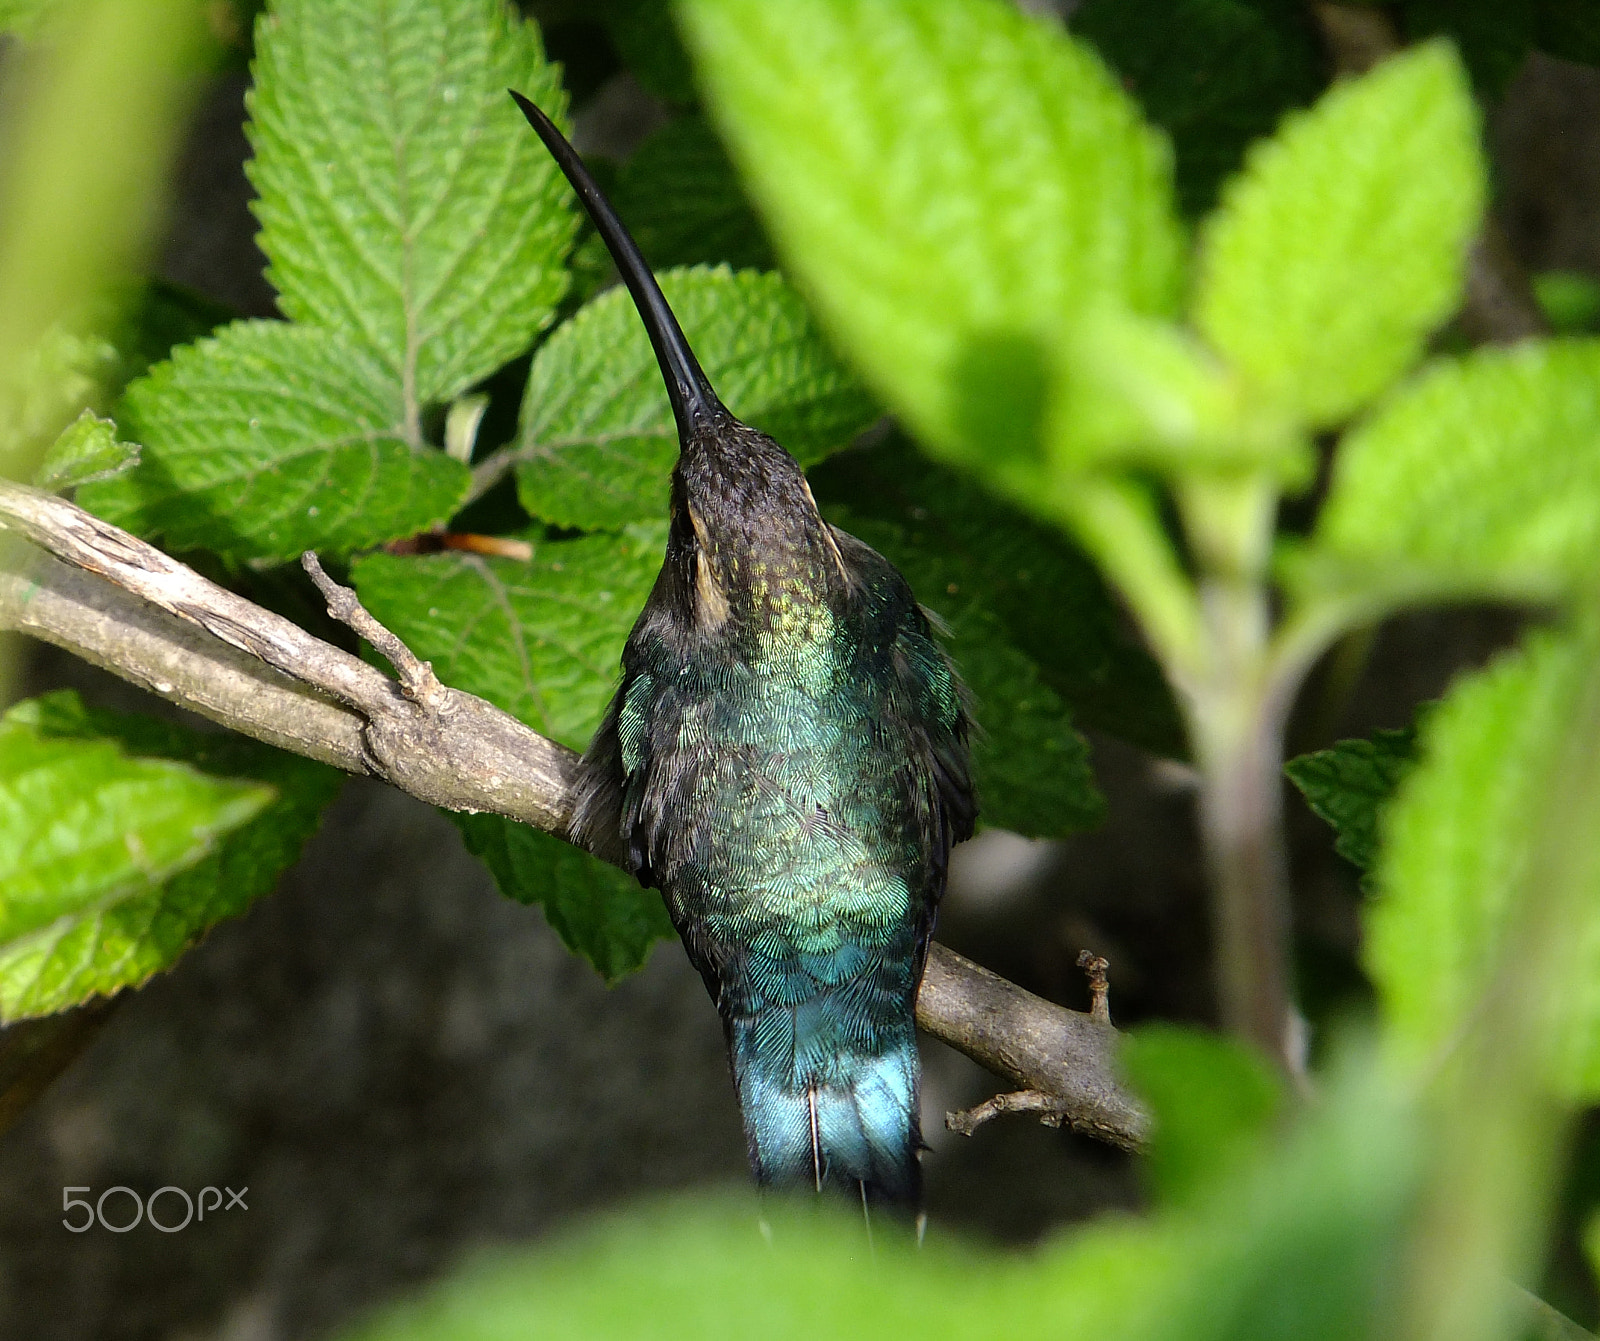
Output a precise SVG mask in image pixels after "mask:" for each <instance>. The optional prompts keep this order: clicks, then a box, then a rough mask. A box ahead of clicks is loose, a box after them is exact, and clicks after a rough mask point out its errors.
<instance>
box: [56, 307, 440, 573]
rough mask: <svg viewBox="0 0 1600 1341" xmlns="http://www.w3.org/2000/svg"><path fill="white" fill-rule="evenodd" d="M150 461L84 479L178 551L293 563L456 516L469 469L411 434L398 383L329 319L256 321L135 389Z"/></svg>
mask: <svg viewBox="0 0 1600 1341" xmlns="http://www.w3.org/2000/svg"><path fill="white" fill-rule="evenodd" d="M122 413H123V423H124V427H125V428H126V429H127V431H128V433H129V434H130V436H132V437H134V438H136V439H138V440H139V441H140V442H142V443H143V444H144V456H143V460H142V463H141V464H140V466H139V468H138V469H137V470H135V471H133V472H131V473H130V474H128V475H125V476H123V477H121V478H120V479H116V480H111V481H108V482H107V483H104V484H96V485H92V486H89V487H87V488H85V489H84V490H83V491H82V494H81V496H80V499H79V501H80V502H81V503H82V504H83V505H84V506H85V507H87V508H88V509H90V511H92V512H96V513H98V514H99V515H100V516H102V517H104V518H105V519H106V520H107V521H111V522H115V523H116V524H117V525H119V526H123V527H126V528H127V529H129V530H133V531H138V532H140V533H141V534H144V535H147V536H163V537H165V539H166V542H167V544H168V545H169V547H171V548H173V549H176V550H185V549H209V550H212V551H214V552H215V553H217V554H220V555H224V556H226V557H229V558H233V559H237V560H252V561H256V562H281V561H284V560H288V559H293V558H296V557H297V556H299V555H300V554H301V553H302V552H303V551H305V550H308V549H320V550H324V551H328V552H332V553H336V554H343V553H348V552H349V551H350V550H354V549H359V548H361V547H363V546H366V545H376V544H380V543H382V542H383V541H385V540H391V539H394V538H396V537H398V536H407V535H414V534H415V533H417V532H418V531H423V530H427V529H428V528H429V527H432V526H434V525H436V524H438V523H440V522H443V521H445V520H446V519H447V518H448V517H449V516H450V514H451V513H452V512H454V511H455V509H456V508H457V507H458V506H459V505H460V503H461V501H462V499H463V498H465V496H466V493H467V489H468V487H469V485H470V483H471V474H470V472H469V471H468V470H467V468H466V467H465V466H464V465H462V464H461V463H460V462H459V461H453V460H451V459H450V458H449V457H447V456H445V455H444V454H443V453H442V452H437V451H434V450H432V449H430V448H421V449H413V448H411V447H408V446H407V445H406V442H405V439H404V436H403V427H402V417H403V413H404V410H403V407H402V405H401V402H400V396H399V394H398V391H397V390H395V389H393V388H387V387H386V386H385V383H384V380H383V377H382V374H381V373H380V372H379V371H378V370H377V369H376V368H375V367H374V365H373V364H372V363H371V362H370V360H368V359H367V358H366V357H365V356H363V355H361V354H359V353H358V352H357V351H356V350H355V349H353V348H351V347H349V346H347V345H345V344H344V343H343V341H342V340H341V339H340V338H339V337H338V336H337V335H335V334H334V333H333V332H331V331H324V330H318V329H315V328H312V327H306V326H294V325H290V324H288V323H285V322H280V321H246V322H237V323H235V324H234V325H232V326H228V327H225V328H224V329H223V330H222V331H221V332H220V333H219V334H218V335H217V336H216V338H214V339H209V340H202V341H201V342H200V343H199V344H197V345H192V346H187V347H184V348H181V349H179V350H178V351H176V353H175V354H174V356H173V358H172V361H171V362H170V363H163V364H159V365H157V366H156V367H155V368H154V369H152V370H151V372H150V375H149V376H148V377H144V378H141V379H140V380H139V381H137V382H135V383H134V384H133V385H132V386H130V387H129V388H128V392H127V395H126V397H125V398H124V400H123V406H122Z"/></svg>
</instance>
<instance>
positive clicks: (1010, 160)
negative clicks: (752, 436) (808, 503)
mask: <svg viewBox="0 0 1600 1341" xmlns="http://www.w3.org/2000/svg"><path fill="white" fill-rule="evenodd" d="M679 14H680V18H681V20H682V21H683V25H684V31H685V36H686V38H687V39H688V44H689V46H690V49H691V52H692V53H693V54H694V55H695V56H696V57H697V58H698V64H697V69H698V72H699V74H700V77H701V80H702V85H703V87H704V89H705V91H706V94H707V96H708V98H709V99H710V102H711V107H712V111H713V113H714V119H715V120H716V122H717V124H718V126H719V128H720V129H721V130H722V132H723V137H724V139H725V141H726V142H727V144H728V146H729V148H730V150H731V151H732V153H733V157H734V160H735V162H736V163H737V164H738V165H739V167H740V168H741V170H742V172H743V175H744V178H745V180H746V182H747V184H748V185H749V187H750V190H751V194H752V196H753V198H754V199H755V201H756V203H757V205H758V206H759V207H760V208H761V211H762V214H763V216H764V218H765V219H766V221H767V224H768V227H769V229H770V231H771V234H772V237H773V240H774V242H775V243H776V244H777V247H778V251H779V254H780V255H781V256H782V257H783V258H784V260H785V262H786V264H787V265H788V266H789V267H790V269H791V272H792V274H793V275H794V277H795V279H796V281H797V283H798V284H799V285H800V287H801V288H802V289H803V290H804V291H805V293H806V294H807V296H808V297H809V298H810V299H811V300H812V301H813V303H814V305H815V307H816V310H817V312H818V315H819V316H820V317H821V318H822V319H823V322H824V324H825V325H826V326H827V327H828V329H829V330H830V332H831V333H833V334H834V335H835V336H836V337H837V338H838V340H839V341H840V344H841V345H842V347H843V348H844V349H845V350H846V352H847V353H848V354H849V355H850V356H851V357H852V359H854V360H855V361H856V362H857V363H858V364H859V366H860V367H861V368H862V369H863V370H864V371H865V372H866V374H867V376H868V380H869V381H870V383H871V384H872V385H873V387H874V388H875V389H876V390H877V391H878V392H879V393H880V394H881V395H882V397H883V399H884V400H885V402H886V403H887V404H888V405H889V406H890V407H891V408H892V409H893V410H894V411H895V412H896V413H898V414H900V415H902V416H903V417H904V418H905V419H906V421H907V423H908V424H909V425H910V426H911V427H912V428H913V429H914V430H915V431H916V432H917V434H918V435H919V436H920V437H922V438H923V439H925V440H926V441H928V442H929V443H931V444H933V445H935V446H936V447H938V448H939V449H940V450H942V451H945V452H971V453H982V454H985V455H987V454H988V453H987V449H988V447H989V445H990V444H991V443H999V444H1001V445H1002V446H1003V447H1004V446H1005V445H1006V444H1007V443H1008V442H1009V447H1006V450H1009V451H1010V452H1012V453H1013V454H1015V453H1018V452H1023V451H1025V450H1026V448H1027V443H1026V441H1025V440H1022V441H1010V440H1011V439H1012V438H1013V437H1017V436H1018V435H1019V434H1017V433H1013V432H1012V428H1013V425H1014V426H1015V427H1016V428H1017V429H1018V430H1019V433H1020V434H1021V435H1023V436H1024V439H1025V434H1026V431H1027V429H1028V427H1029V419H1030V411H1029V409H1028V404H1029V402H1030V400H1032V401H1037V399H1038V398H1039V396H1040V395H1041V394H1042V390H1043V386H1044V374H1043V372H1042V368H1043V366H1044V365H1045V364H1046V363H1047V362H1048V360H1047V359H1045V358H1044V357H1043V354H1042V352H1041V349H1042V347H1044V346H1048V344H1049V343H1050V342H1051V341H1052V340H1053V339H1054V337H1055V336H1056V335H1057V334H1058V333H1059V331H1060V330H1061V328H1062V327H1063V325H1064V324H1065V323H1066V322H1067V321H1068V320H1069V319H1070V318H1071V317H1072V316H1073V315H1074V314H1077V313H1081V312H1083V311H1085V310H1088V309H1090V308H1092V307H1094V306H1096V305H1098V304H1101V303H1106V302H1110V303H1120V304H1125V305H1127V306H1130V307H1132V308H1134V309H1135V310H1137V311H1143V312H1164V311H1168V310H1170V308H1171V307H1172V305H1173V301H1174V298H1175V295H1176V291H1177V284H1178V278H1179V275H1178V271H1179V253H1180V242H1179V234H1178V228H1177V225H1176V222H1175V220H1174V219H1173V217H1172V209H1171V180H1170V177H1171V174H1170V163H1169V155H1168V152H1167V148H1166V145H1165V143H1164V141H1163V140H1162V137H1161V136H1160V135H1159V134H1157V133H1154V132H1152V131H1151V130H1150V129H1149V128H1147V127H1146V126H1145V125H1144V124H1143V123H1142V122H1141V121H1140V119H1139V115H1138V112H1137V110H1136V108H1135V107H1134V106H1133V104H1132V102H1131V100H1130V99H1129V98H1128V97H1127V95H1126V94H1125V93H1124V92H1123V91H1122V89H1121V88H1120V87H1119V86H1118V85H1117V83H1116V81H1115V80H1114V79H1113V78H1112V77H1111V76H1110V75H1109V74H1108V73H1107V71H1106V70H1105V68H1104V67H1103V66H1102V65H1101V63H1100V61H1099V60H1098V59H1097V58H1096V57H1095V56H1094V54H1093V53H1092V52H1090V51H1089V50H1088V48H1087V47H1085V46H1083V45H1081V44H1079V43H1077V42H1074V41H1073V40H1072V39H1071V38H1069V37H1068V36H1066V35H1065V34H1064V33H1062V32H1061V31H1060V30H1059V29H1058V28H1057V27H1056V26H1054V25H1052V24H1050V23H1048V22H1045V21H1042V20H1038V19H1033V18H1029V17H1027V16H1024V15H1022V14H1019V13H1017V12H1016V10H1015V9H1013V8H1012V7H1011V6H1009V5H1004V4H998V3H993V0H942V2H941V3H940V4H938V5H928V4H925V3H923V0H880V3H875V4H870V5H845V4H841V3H838V2H837V0H789V2H788V3H785V4H783V5H781V6H775V5H772V4H769V3H766V0H689V2H688V3H686V4H684V5H682V6H681V7H680V10H679ZM1014 407H1015V408H1014Z"/></svg>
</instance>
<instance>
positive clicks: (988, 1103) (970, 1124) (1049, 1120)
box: [944, 1090, 1069, 1136]
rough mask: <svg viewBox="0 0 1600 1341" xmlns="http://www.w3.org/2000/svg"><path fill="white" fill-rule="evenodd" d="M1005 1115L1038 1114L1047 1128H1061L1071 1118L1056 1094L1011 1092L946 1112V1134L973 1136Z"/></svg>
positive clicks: (1034, 1091) (1029, 1091) (1030, 1091)
mask: <svg viewBox="0 0 1600 1341" xmlns="http://www.w3.org/2000/svg"><path fill="white" fill-rule="evenodd" d="M1002 1113H1037V1114H1039V1121H1040V1122H1042V1123H1044V1125H1045V1126H1047V1127H1059V1126H1061V1124H1062V1123H1064V1122H1066V1121H1068V1118H1069V1115H1068V1114H1067V1113H1066V1112H1065V1111H1064V1110H1063V1105H1062V1102H1061V1100H1060V1099H1057V1098H1056V1097H1055V1096H1054V1095H1051V1094H1041V1093H1040V1092H1039V1091H1038V1090H1012V1091H1011V1092H1010V1093H1008V1094H997V1095H995V1096H994V1098H992V1099H985V1100H984V1101H983V1102H982V1103H981V1104H977V1105H974V1106H973V1107H972V1108H966V1109H963V1110H962V1111H961V1112H959V1113H946V1114H945V1115H944V1125H945V1129H946V1130H947V1131H953V1132H955V1133H956V1134H957V1135H958V1136H971V1135H972V1133H973V1132H975V1131H977V1130H978V1128H979V1127H981V1126H983V1124H984V1123H985V1122H990V1121H993V1120H994V1119H995V1118H997V1117H999V1116H1000V1115H1001V1114H1002Z"/></svg>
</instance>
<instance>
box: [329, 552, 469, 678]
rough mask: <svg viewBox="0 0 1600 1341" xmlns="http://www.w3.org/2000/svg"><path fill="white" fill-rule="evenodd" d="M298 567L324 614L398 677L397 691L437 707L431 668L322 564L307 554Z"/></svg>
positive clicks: (434, 676)
mask: <svg viewBox="0 0 1600 1341" xmlns="http://www.w3.org/2000/svg"><path fill="white" fill-rule="evenodd" d="M300 566H301V567H302V568H304V569H305V570H306V572H307V573H308V574H310V577H311V580H312V581H313V582H315V583H316V584H317V590H318V591H320V592H321V593H322V596H323V599H324V600H326V601H327V602H328V614H329V615H331V616H332V617H333V618H334V619H337V620H338V621H339V622H340V623H341V624H347V625H349V627H350V628H352V629H354V630H355V631H356V632H357V633H358V634H360V635H361V637H363V638H365V639H366V640H367V641H368V642H369V643H371V644H372V646H373V647H375V648H376V649H377V650H378V654H379V655H380V656H382V657H383V659H384V660H385V661H387V662H388V663H389V664H390V665H391V666H393V667H394V669H395V674H396V675H398V676H399V677H400V692H401V693H403V694H404V695H405V696H406V697H407V698H408V699H410V700H411V701H412V702H413V703H420V704H421V705H422V706H423V707H425V708H433V707H435V706H437V704H438V703H439V700H440V696H441V694H442V693H443V692H444V686H443V685H441V684H440V683H439V677H438V676H437V675H435V674H434V673H433V666H432V665H431V664H430V663H429V662H426V661H420V660H418V658H417V656H416V654H415V653H414V652H413V651H412V650H411V649H410V648H409V647H407V646H406V645H405V643H403V642H402V641H401V640H400V639H399V638H397V637H396V636H395V635H394V634H393V633H391V632H389V630H388V629H386V628H384V626H383V625H382V624H380V623H378V621H377V620H376V619H374V618H373V617H372V615H371V614H370V613H369V612H368V610H367V607H366V606H364V605H362V604H361V598H360V597H358V596H357V595H356V594H355V592H354V591H352V590H351V589H350V588H349V587H341V586H340V585H339V584H338V583H337V582H335V581H334V580H333V579H332V578H331V577H329V576H328V575H327V573H325V572H323V570H322V563H321V561H320V560H319V559H318V558H317V556H316V555H315V554H313V553H310V552H309V551H308V552H307V553H305V554H302V555H301V556H300Z"/></svg>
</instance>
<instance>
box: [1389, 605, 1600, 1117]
mask: <svg viewBox="0 0 1600 1341" xmlns="http://www.w3.org/2000/svg"><path fill="white" fill-rule="evenodd" d="M1593 657H1594V642H1593V640H1592V639H1584V638H1582V637H1579V636H1577V635H1574V634H1560V633H1555V632H1551V631H1543V632H1540V633H1538V634H1536V635H1534V637H1532V638H1531V639H1530V640H1529V641H1528V643H1527V644H1526V645H1525V646H1524V647H1522V648H1521V649H1519V650H1518V651H1516V652H1515V653H1511V654H1507V655H1505V656H1502V657H1501V658H1500V659H1499V660H1497V661H1496V662H1494V663H1493V664H1492V665H1491V666H1490V667H1489V668H1488V669H1487V670H1484V671H1481V672H1478V673H1476V674H1474V675H1471V676H1467V677H1465V678H1463V679H1462V680H1461V681H1460V682H1459V683H1458V684H1457V685H1456V686H1455V687H1454V688H1453V689H1452V690H1451V692H1450V693H1449V695H1448V696H1447V697H1446V698H1445V699H1444V700H1443V701H1442V702H1441V703H1440V704H1439V705H1438V706H1437V707H1435V708H1434V709H1433V710H1432V711H1431V712H1430V713H1429V715H1428V717H1427V719H1426V720H1425V721H1424V723H1423V726H1422V731H1421V751H1420V756H1421V757H1420V762H1419V763H1418V764H1417V766H1416V767H1415V769H1414V770H1413V771H1412V772H1411V774H1410V775H1409V776H1408V777H1407V778H1406V779H1405V781H1404V782H1403V783H1402V784H1401V787H1400V791H1399V793H1398V795H1397V796H1396V798H1395V801H1394V803H1393V805H1392V806H1391V807H1390V808H1389V810H1388V811H1387V813H1386V815H1385V820H1384V825H1383V829H1384V843H1383V847H1382V849H1381V854H1380V859H1379V862H1378V868H1377V876H1376V884H1377V887H1378V890H1379V895H1378V898H1377V900H1376V902H1375V903H1374V905H1373V907H1372V909H1371V912H1370V913H1369V915H1368V918H1367V927H1366V936H1365V947H1366V953H1365V960H1366V966H1367V970H1368V972H1369V973H1370V974H1371V976H1372V979H1373V981H1374V982H1375V983H1376V984H1377V987H1378V991H1379V996H1380V1000H1381V1002H1382V1005H1383V1011H1384V1015H1385V1019H1386V1024H1387V1032H1388V1034H1389V1036H1390V1039H1391V1041H1392V1042H1393V1044H1394V1045H1395V1047H1396V1049H1397V1050H1398V1051H1399V1052H1400V1053H1401V1055H1402V1056H1403V1057H1404V1058H1406V1059H1407V1060H1414V1061H1420V1060H1423V1059H1426V1058H1428V1057H1430V1056H1433V1055H1435V1054H1436V1053H1437V1050H1438V1049H1440V1048H1442V1047H1445V1046H1447V1045H1448V1043H1449V1042H1450V1040H1452V1039H1453V1038H1455V1037H1456V1036H1457V1033H1458V1031H1459V1029H1460V1027H1461V1025H1462V1023H1463V1021H1464V1019H1465V1016H1466V1013H1467V1012H1468V1011H1470V1010H1474V1009H1477V1008H1478V1007H1479V1005H1480V1003H1481V1000H1482V996H1483V993H1484V992H1485V991H1486V990H1487V987H1488V983H1487V976H1488V974H1489V973H1490V971H1491V970H1492V968H1493V967H1494V966H1495V965H1496V963H1497V961H1498V958H1499V954H1500V951H1501V949H1502V948H1503V944H1504V940H1505V935H1506V930H1507V927H1508V925H1509V924H1510V922H1511V920H1512V914H1513V912H1514V903H1513V896H1514V894H1515V893H1516V891H1517V890H1518V889H1519V888H1521V887H1522V886H1523V884H1524V882H1525V880H1526V878H1527V875H1528V872H1529V869H1530V868H1529V863H1530V861H1531V859H1532V853H1533V847H1534V842H1535V835H1537V833H1538V831H1539V819H1540V816H1541V814H1542V813H1543V812H1544V810H1545V809H1546V808H1547V807H1548V806H1549V804H1550V798H1549V796H1548V795H1547V790H1548V786H1549V784H1550V780H1551V778H1552V776H1553V775H1554V767H1555V762H1556V760H1557V758H1558V755H1559V752H1560V750H1561V748H1562V746H1563V744H1564V742H1565V741H1566V739H1567V734H1568V732H1569V730H1570V726H1571V723H1572V720H1573V717H1574V713H1575V710H1576V706H1577V702H1578V697H1579V694H1580V691H1581V688H1582V685H1583V681H1584V676H1585V675H1586V674H1588V673H1589V669H1590V667H1591V665H1592V664H1593ZM1595 894H1596V895H1597V897H1595V898H1593V899H1591V900H1590V901H1589V904H1588V906H1587V908H1586V909H1585V916H1584V919H1583V920H1582V921H1581V922H1580V923H1578V924H1576V925H1571V926H1568V927H1566V928H1565V935H1566V937H1567V938H1568V941H1569V944H1570V945H1571V946H1572V947H1573V948H1572V951H1571V953H1572V956H1573V960H1574V966H1573V969H1572V972H1571V974H1570V977H1569V978H1568V979H1567V990H1566V991H1565V993H1564V997H1563V999H1562V1001H1561V1002H1560V1004H1559V1008H1558V1011H1557V1013H1556V1016H1555V1018H1553V1019H1552V1020H1551V1021H1550V1024H1549V1035H1548V1037H1547V1039H1546V1040H1545V1041H1547V1042H1548V1045H1549V1048H1550V1051H1551V1053H1552V1054H1553V1056H1554V1057H1555V1058H1557V1059H1558V1061H1557V1063H1556V1068H1557V1075H1556V1079H1557V1081H1558V1082H1559V1084H1560V1085H1561V1087H1562V1089H1564V1090H1565V1091H1567V1092H1568V1093H1569V1094H1571V1095H1572V1096H1573V1097H1576V1098H1583V1099H1585V1100H1592V1099H1594V1098H1595V1097H1596V1096H1600V890H1596V891H1595Z"/></svg>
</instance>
